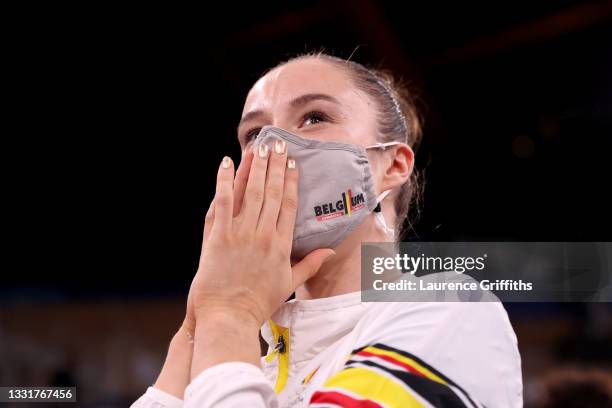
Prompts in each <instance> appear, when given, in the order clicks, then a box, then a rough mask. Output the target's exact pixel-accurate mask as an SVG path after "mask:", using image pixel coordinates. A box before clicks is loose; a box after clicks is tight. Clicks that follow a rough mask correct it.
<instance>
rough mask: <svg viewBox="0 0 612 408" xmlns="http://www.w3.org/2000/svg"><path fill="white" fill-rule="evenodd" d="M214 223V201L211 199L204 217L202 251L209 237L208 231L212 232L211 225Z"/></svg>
mask: <svg viewBox="0 0 612 408" xmlns="http://www.w3.org/2000/svg"><path fill="white" fill-rule="evenodd" d="M214 223H215V200H214V199H213V200H212V201H211V202H210V206H208V211H206V216H205V217H204V236H203V237H202V251H204V248H205V247H206V242H207V241H208V238H209V237H210V231H211V230H212V227H213V224H214Z"/></svg>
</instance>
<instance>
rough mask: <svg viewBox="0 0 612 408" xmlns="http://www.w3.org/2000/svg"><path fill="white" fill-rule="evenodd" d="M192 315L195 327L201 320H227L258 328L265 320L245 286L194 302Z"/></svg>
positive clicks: (263, 314)
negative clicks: (222, 294)
mask: <svg viewBox="0 0 612 408" xmlns="http://www.w3.org/2000/svg"><path fill="white" fill-rule="evenodd" d="M245 292H246V293H245ZM194 315H195V323H196V327H197V325H198V324H200V323H201V322H206V321H210V320H214V321H216V322H219V323H223V322H224V321H229V322H233V323H236V324H240V325H243V326H246V327H254V328H256V330H259V328H261V326H262V325H263V324H264V322H265V320H266V316H265V313H264V312H263V310H262V308H261V307H260V303H259V302H258V301H257V298H256V295H255V294H254V293H252V292H251V291H250V290H248V289H246V288H244V289H242V290H240V291H239V292H236V293H230V294H226V296H223V297H220V296H210V295H209V296H207V297H206V299H203V300H201V301H200V302H197V303H196V304H195V306H194ZM194 329H195V328H194Z"/></svg>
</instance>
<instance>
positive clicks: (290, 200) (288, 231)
mask: <svg viewBox="0 0 612 408" xmlns="http://www.w3.org/2000/svg"><path fill="white" fill-rule="evenodd" d="M298 178H299V172H298V169H297V164H296V162H295V160H294V159H292V158H289V159H287V171H285V182H284V190H283V200H282V203H281V208H280V213H279V215H278V223H277V224H276V230H277V231H278V233H279V235H280V236H281V238H282V239H283V240H284V241H285V242H289V245H291V242H292V240H293V229H294V227H295V216H296V214H297V209H298Z"/></svg>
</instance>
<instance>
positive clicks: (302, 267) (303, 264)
mask: <svg viewBox="0 0 612 408" xmlns="http://www.w3.org/2000/svg"><path fill="white" fill-rule="evenodd" d="M334 255H336V252H335V251H334V250H333V249H315V250H314V251H312V252H311V253H309V254H308V255H306V256H305V257H304V258H303V259H302V260H301V261H300V262H298V263H297V264H295V265H294V266H293V268H292V270H293V286H294V287H295V288H297V287H298V286H300V285H301V284H302V283H304V282H306V281H307V280H308V279H310V278H312V277H313V276H314V275H315V274H316V273H317V271H318V270H319V269H320V268H321V265H323V263H324V262H325V261H327V260H328V259H329V258H331V257H332V256H334Z"/></svg>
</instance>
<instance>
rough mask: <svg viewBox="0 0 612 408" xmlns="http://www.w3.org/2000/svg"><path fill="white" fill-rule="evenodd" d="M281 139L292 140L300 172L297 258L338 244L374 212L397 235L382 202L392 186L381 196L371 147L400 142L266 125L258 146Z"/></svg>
mask: <svg viewBox="0 0 612 408" xmlns="http://www.w3.org/2000/svg"><path fill="white" fill-rule="evenodd" d="M276 139H282V140H284V141H285V142H286V143H287V154H288V156H289V157H291V158H293V159H295V162H296V165H297V166H298V169H299V171H300V178H299V186H298V192H299V198H298V209H297V216H296V220H295V231H294V234H293V249H292V252H291V255H292V257H295V258H302V257H304V256H305V255H307V254H308V253H310V252H311V251H313V250H315V249H318V248H334V247H336V246H338V245H339V244H340V243H341V242H342V241H343V240H344V239H345V238H346V237H347V236H348V235H349V234H350V233H351V232H352V231H353V230H354V229H355V228H356V227H357V226H359V225H360V224H361V223H362V222H363V221H364V219H365V218H366V217H367V216H368V215H369V214H370V213H372V212H374V214H375V216H376V222H377V224H378V225H379V226H380V227H381V228H382V229H383V231H384V232H385V233H386V234H387V235H390V237H393V236H394V233H393V229H392V228H388V227H387V224H386V222H385V219H384V217H383V214H382V212H381V208H380V202H381V201H382V200H383V199H384V198H385V197H386V196H387V194H389V192H390V190H387V191H384V192H383V193H382V194H380V195H379V196H376V191H375V189H374V180H373V178H372V172H371V169H370V165H369V162H368V155H367V154H366V149H375V148H378V149H385V148H386V147H387V146H392V145H396V144H399V143H398V142H389V143H378V144H376V145H372V146H367V147H365V148H364V147H362V146H358V145H353V144H348V143H340V142H328V141H320V140H312V139H304V138H302V137H300V136H298V135H295V134H293V133H290V132H288V131H286V130H283V129H280V128H276V127H272V126H265V127H264V128H262V130H261V132H260V133H259V135H258V137H257V139H256V140H255V143H254V148H257V147H258V146H259V145H261V144H266V145H268V147H270V149H272V148H273V146H274V142H275V140H276Z"/></svg>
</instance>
